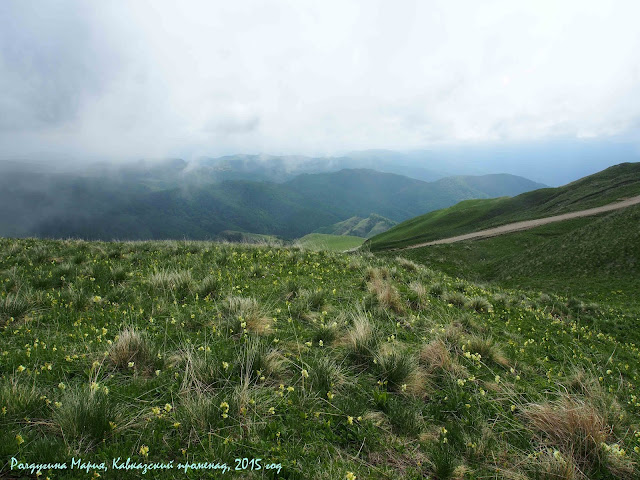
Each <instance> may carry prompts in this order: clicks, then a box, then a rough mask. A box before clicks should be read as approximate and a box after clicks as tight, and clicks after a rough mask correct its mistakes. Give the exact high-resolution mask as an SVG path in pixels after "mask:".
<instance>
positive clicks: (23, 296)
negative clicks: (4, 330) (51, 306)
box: [0, 290, 40, 326]
mask: <svg viewBox="0 0 640 480" xmlns="http://www.w3.org/2000/svg"><path fill="white" fill-rule="evenodd" d="M39 304H40V301H39V299H38V297H37V295H36V293H35V292H32V291H25V290H20V291H18V292H16V293H9V294H7V296H6V297H4V298H3V299H1V300H0V326H4V325H7V324H8V323H9V321H11V319H13V321H18V320H21V319H22V318H24V316H25V315H26V314H28V313H29V312H31V311H33V310H34V309H36V308H37V307H38V306H39Z"/></svg>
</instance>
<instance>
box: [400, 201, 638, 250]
mask: <svg viewBox="0 0 640 480" xmlns="http://www.w3.org/2000/svg"><path fill="white" fill-rule="evenodd" d="M639 203H640V195H638V196H637V197H631V198H627V199H626V200H623V201H621V202H615V203H610V204H608V205H604V206H602V207H596V208H589V209H587V210H579V211H577V212H571V213H564V214H562V215H554V216H553V217H546V218H537V219H535V220H526V221H524V222H515V223H508V224H507V225H502V226H500V227H495V228H489V229H487V230H480V231H477V232H473V233H466V234H464V235H458V236H457V237H449V238H443V239H441V240H434V241H432V242H424V243H418V244H416V245H411V246H410V247H403V248H394V249H392V250H409V249H411V248H420V247H427V246H429V245H439V244H442V243H454V242H461V241H463V240H473V239H476V238H489V237H496V236H498V235H504V234H505V233H511V232H518V231H520V230H528V229H530V228H534V227H539V226H540V225H546V224H547V223H553V222H562V221H563V220H569V219H571V218H579V217H588V216H590V215H597V214H599V213H604V212H610V211H612V210H618V209H620V208H626V207H630V206H631V205H637V204H639Z"/></svg>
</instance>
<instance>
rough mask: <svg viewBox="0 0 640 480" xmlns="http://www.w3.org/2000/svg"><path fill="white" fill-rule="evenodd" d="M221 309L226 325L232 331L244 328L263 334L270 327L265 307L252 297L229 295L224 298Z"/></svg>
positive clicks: (236, 331) (240, 330)
mask: <svg viewBox="0 0 640 480" xmlns="http://www.w3.org/2000/svg"><path fill="white" fill-rule="evenodd" d="M222 309H223V312H224V316H225V319H226V321H227V325H228V326H229V328H230V329H231V330H232V331H233V333H238V332H242V331H245V330H246V331H248V332H252V333H257V334H264V333H267V332H268V331H269V329H270V328H271V318H270V317H269V316H268V312H267V309H266V308H265V307H264V306H263V305H262V304H261V303H260V302H258V300H256V299H255V298H253V297H239V296H234V295H230V296H228V297H227V298H225V300H224V302H223V304H222Z"/></svg>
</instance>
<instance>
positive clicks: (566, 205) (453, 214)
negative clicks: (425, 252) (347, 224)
mask: <svg viewBox="0 0 640 480" xmlns="http://www.w3.org/2000/svg"><path fill="white" fill-rule="evenodd" d="M639 194H640V163H623V164H620V165H616V166H613V167H610V168H607V169H606V170H603V171H602V172H599V173H596V174H594V175H591V176H588V177H585V178H582V179H580V180H577V181H575V182H572V183H570V184H568V185H565V186H563V187H558V188H544V189H539V190H534V191H532V192H527V193H523V194H521V195H518V196H516V197H505V198H496V199H489V200H468V201H463V202H460V203H458V204H456V205H454V206H452V207H449V208H446V209H442V210H438V211H434V212H430V213H427V214H425V215H422V216H419V217H416V218H412V219H410V220H407V221H405V222H403V223H400V224H399V225H397V226H395V227H394V228H392V229H390V230H388V231H386V232H384V233H382V234H380V235H377V236H376V237H373V238H371V239H370V240H369V241H368V242H367V243H366V245H367V246H369V247H370V248H371V250H383V249H387V248H398V247H403V246H409V245H412V244H416V243H420V242H427V241H431V240H437V239H440V238H447V237H453V236H456V235H461V234H464V233H469V232H474V231H477V230H483V229H486V228H491V227H496V226H499V225H504V224H507V223H511V222H517V221H521V220H531V219H535V218H541V217H548V216H552V215H557V214H561V213H567V212H572V211H576V210H582V209H586V208H592V207H598V206H601V205H605V204H607V203H611V202H614V201H616V200H619V199H623V198H627V197H631V196H635V195H639Z"/></svg>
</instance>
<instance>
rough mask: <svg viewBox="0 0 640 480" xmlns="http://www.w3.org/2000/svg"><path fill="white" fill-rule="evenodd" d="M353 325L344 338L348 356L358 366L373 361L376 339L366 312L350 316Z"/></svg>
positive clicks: (358, 312)
mask: <svg viewBox="0 0 640 480" xmlns="http://www.w3.org/2000/svg"><path fill="white" fill-rule="evenodd" d="M352 321H353V324H352V326H351V328H350V329H349V330H348V332H347V334H346V335H345V337H344V342H345V343H346V345H347V350H348V353H349V356H350V357H351V358H352V359H353V360H354V361H355V362H356V363H359V364H367V363H369V362H370V361H372V360H373V356H374V354H375V351H376V349H377V345H378V338H377V336H376V334H375V331H374V327H373V325H372V324H371V320H370V319H369V317H368V316H367V314H366V312H364V311H362V310H360V311H357V312H356V313H354V314H353V315H352Z"/></svg>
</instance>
